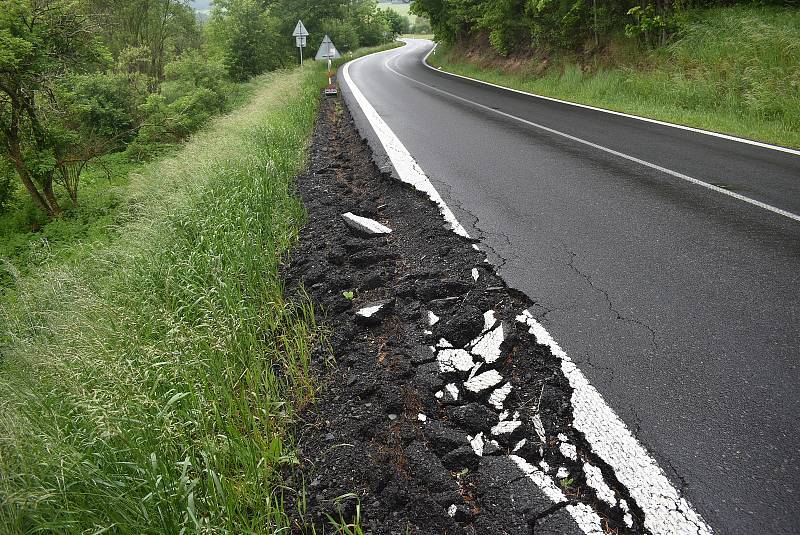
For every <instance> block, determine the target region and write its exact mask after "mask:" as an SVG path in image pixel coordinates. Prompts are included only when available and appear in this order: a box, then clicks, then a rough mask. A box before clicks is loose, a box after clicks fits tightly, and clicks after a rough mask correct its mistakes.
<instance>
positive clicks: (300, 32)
mask: <svg viewBox="0 0 800 535" xmlns="http://www.w3.org/2000/svg"><path fill="white" fill-rule="evenodd" d="M292 36H293V37H306V36H308V30H306V27H305V26H303V21H302V20H298V21H297V26H295V27H294V32H293V33H292Z"/></svg>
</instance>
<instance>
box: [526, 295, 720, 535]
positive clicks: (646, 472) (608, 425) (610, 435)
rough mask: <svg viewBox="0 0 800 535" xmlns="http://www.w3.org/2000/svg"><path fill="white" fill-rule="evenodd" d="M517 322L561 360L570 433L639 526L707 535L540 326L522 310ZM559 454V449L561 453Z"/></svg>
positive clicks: (662, 534) (664, 534) (660, 532)
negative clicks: (633, 506) (602, 468)
mask: <svg viewBox="0 0 800 535" xmlns="http://www.w3.org/2000/svg"><path fill="white" fill-rule="evenodd" d="M517 321H519V322H521V323H525V324H527V325H528V326H529V327H530V332H531V334H533V335H534V336H536V340H537V342H539V343H540V344H543V345H546V346H548V347H550V351H552V353H553V355H555V356H556V357H558V358H560V359H561V371H562V372H563V373H564V375H566V377H567V380H569V384H570V386H571V387H572V414H573V423H572V424H573V425H574V426H575V429H577V430H578V431H580V432H581V433H583V435H584V437H586V440H587V441H588V442H589V444H590V445H591V446H592V451H593V452H594V453H595V454H596V455H597V456H598V457H600V458H601V459H603V461H605V462H606V463H607V464H608V465H609V466H610V467H611V468H612V469H613V470H614V474H615V475H616V476H617V480H619V482H620V483H622V484H623V485H625V486H626V487H627V488H628V491H629V492H630V494H631V497H632V498H633V499H634V500H636V503H637V504H638V505H639V507H640V508H641V509H642V511H644V515H645V517H644V526H645V527H646V528H647V529H649V530H650V532H651V533H653V535H673V534H674V535H678V534H689V533H691V534H697V535H710V534H711V533H712V531H711V527H710V526H708V525H707V524H706V523H705V521H704V520H703V518H702V517H701V516H700V515H699V514H698V513H697V512H695V511H694V509H693V508H692V506H691V504H689V502H688V501H686V499H685V498H682V497H681V495H680V493H679V492H678V491H677V490H676V489H675V487H673V486H672V484H671V483H670V482H669V480H668V479H667V476H666V475H665V474H664V471H663V470H662V469H661V468H660V467H659V466H658V464H656V461H655V460H654V459H653V458H652V457H650V454H649V453H647V450H645V448H644V446H642V445H641V444H640V443H639V441H638V440H636V438H635V437H634V436H633V434H631V432H630V431H629V430H628V427H627V426H626V425H625V422H623V421H622V420H621V419H620V417H619V416H617V414H616V413H615V412H614V411H613V410H612V409H611V407H609V406H608V405H607V404H606V402H605V400H604V399H603V396H601V395H600V393H599V392H598V391H597V389H595V388H594V387H593V386H592V385H591V384H589V381H588V380H587V379H586V377H585V376H584V375H583V372H581V371H580V370H579V369H578V367H577V366H576V365H575V364H574V363H573V362H572V360H571V359H570V358H569V356H567V353H566V352H565V351H564V350H563V349H561V346H559V345H558V342H556V341H555V340H554V339H553V337H552V336H550V333H548V332H547V330H546V329H545V328H544V326H543V325H542V324H541V323H539V322H538V321H536V320H535V319H534V318H533V316H532V315H531V314H530V312H528V311H527V310H526V311H525V312H523V313H522V314H520V315H519V316H518V317H517ZM562 451H563V450H562Z"/></svg>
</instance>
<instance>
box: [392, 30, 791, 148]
mask: <svg viewBox="0 0 800 535" xmlns="http://www.w3.org/2000/svg"><path fill="white" fill-rule="evenodd" d="M403 41H405V42H409V41H411V40H410V39H403ZM438 46H439V44H438V43H436V44H435V46H434V47H433V48H431V50H430V51H429V52H428V53H427V54H425V57H424V58H422V63H423V65H425V66H426V67H428V68H429V69H430V70H432V71H436V72H440V73H442V74H446V75H448V76H453V77H455V78H461V79H463V80H469V81H471V82H477V83H479V84H484V85H488V86H491V87H495V88H497V89H502V90H504V91H510V92H511V93H519V94H520V95H525V96H528V97H532V98H537V99H541V100H549V101H550V102H558V103H559V104H566V105H568V106H574V107H576V108H584V109H587V110H592V111H599V112H602V113H608V114H609V115H618V116H620V117H625V118H627V119H635V120H637V121H642V122H645V123H653V124H657V125H661V126H668V127H670V128H677V129H678V130H686V131H689V132H694V133H697V134H703V135H706V136H711V137H717V138H721V139H726V140H728V141H735V142H737V143H745V144H747V145H754V146H756V147H761V148H763V149H770V150H775V151H779V152H786V153H788V154H794V155H797V156H800V150H797V149H792V148H789V147H781V146H780V145H773V144H771V143H764V142H763V141H755V140H752V139H746V138H743V137H737V136H732V135H730V134H722V133H720V132H713V131H711V130H703V129H702V128H694V127H692V126H685V125H682V124H677V123H670V122H667V121H659V120H658V119H651V118H649V117H642V116H641V115H633V114H630V113H623V112H621V111H614V110H609V109H606V108H598V107H596V106H589V105H588V104H580V103H578V102H570V101H569V100H562V99H560V98H554V97H546V96H544V95H537V94H536V93H530V92H528V91H522V90H520V89H514V88H512V87H505V86H502V85H498V84H493V83H491V82H486V81H484V80H478V79H477V78H470V77H469V76H464V75H462V74H455V73H452V72H448V71H445V70H443V69H437V68H436V67H434V66H432V65H431V64H430V63H428V58H429V57H430V56H431V54H433V51H434V50H436V47H438Z"/></svg>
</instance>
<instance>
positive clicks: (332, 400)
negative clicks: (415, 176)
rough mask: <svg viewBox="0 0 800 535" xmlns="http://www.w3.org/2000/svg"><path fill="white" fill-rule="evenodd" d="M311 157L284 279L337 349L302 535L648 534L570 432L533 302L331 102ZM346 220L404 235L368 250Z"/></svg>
mask: <svg viewBox="0 0 800 535" xmlns="http://www.w3.org/2000/svg"><path fill="white" fill-rule="evenodd" d="M310 152H311V157H310V163H309V169H308V171H307V172H306V173H305V174H303V175H302V176H300V177H299V178H298V183H297V188H298V194H299V195H300V196H301V197H302V199H303V201H304V203H305V206H306V208H307V210H308V219H309V220H308V224H307V225H306V227H305V228H304V229H303V231H302V232H301V237H300V241H299V243H298V245H297V247H296V248H295V249H294V250H293V251H292V253H291V263H290V264H289V265H288V266H286V268H285V270H284V276H285V278H286V286H287V293H288V294H289V295H291V294H292V292H299V291H307V292H308V293H309V294H310V295H311V297H312V299H313V300H314V302H315V304H316V305H317V308H318V310H322V311H323V317H324V319H323V324H324V325H325V327H326V328H327V329H328V330H329V332H330V335H329V341H330V348H322V347H321V348H319V349H318V351H316V353H315V362H314V365H315V366H317V369H318V370H319V372H320V374H321V375H322V378H321V384H322V387H321V391H320V394H319V396H318V399H317V403H316V405H315V406H314V407H311V408H309V409H308V410H307V411H306V412H305V413H304V414H302V415H301V416H302V418H301V423H300V424H299V425H298V427H297V429H296V437H297V440H298V445H299V453H298V455H299V459H298V460H299V463H298V466H297V467H296V470H294V471H293V473H292V474H291V475H290V476H289V482H288V483H289V486H291V487H292V488H294V489H296V490H297V494H296V495H295V496H294V497H293V498H290V501H293V502H294V503H293V504H292V505H293V507H294V509H295V510H298V511H302V514H298V515H297V518H296V519H295V524H294V525H295V532H297V533H308V532H311V530H312V529H316V532H317V533H322V532H324V531H325V529H326V526H327V527H328V528H330V526H331V522H330V519H331V518H333V519H334V520H335V521H344V522H353V521H355V519H356V518H359V519H360V522H361V525H362V526H363V529H364V532H365V533H370V534H374V535H377V534H395V533H398V534H400V533H402V534H404V533H420V534H436V533H442V534H458V533H470V534H473V533H480V534H482V533H492V534H495V533H497V534H500V533H508V534H529V533H582V532H589V533H592V532H594V533H645V530H644V529H643V527H642V525H643V518H642V513H641V510H639V509H638V508H637V507H636V504H635V503H634V502H633V501H632V500H631V499H630V495H629V493H628V491H627V489H626V488H625V487H624V486H623V485H621V484H620V483H619V482H618V481H617V480H616V479H615V477H614V474H613V471H612V470H611V469H610V468H609V467H608V466H606V465H605V464H604V463H603V462H602V461H601V460H600V459H599V458H597V457H596V456H595V455H593V454H592V452H591V448H590V447H589V446H588V444H587V442H586V440H585V439H584V438H583V436H582V435H581V434H580V433H579V432H577V431H576V430H575V429H574V428H573V427H572V425H571V424H572V407H571V404H570V398H571V394H572V390H571V388H570V386H569V382H568V381H567V379H566V377H565V376H564V374H563V372H562V371H561V361H560V360H559V359H558V358H557V357H555V356H554V355H553V354H552V352H551V351H550V349H549V348H548V347H547V346H544V345H540V344H538V343H537V340H536V337H535V336H534V335H533V334H532V332H531V331H532V328H531V321H530V320H532V318H531V317H530V315H529V314H528V313H527V312H526V311H527V309H528V308H529V307H531V306H532V305H533V303H532V301H531V300H530V299H528V298H527V297H526V296H525V295H524V294H522V293H520V292H518V291H515V290H513V289H510V288H508V287H507V286H506V285H505V283H504V282H503V280H502V279H501V278H500V277H499V276H497V274H496V273H495V271H494V268H493V267H492V266H491V264H489V263H488V262H487V260H486V255H485V254H484V253H482V252H481V251H480V250H479V249H478V248H477V247H476V246H475V244H474V243H473V242H471V241H470V240H468V239H465V238H462V237H460V236H458V235H456V234H455V233H453V232H451V231H450V230H448V229H447V228H446V227H445V224H444V221H443V220H442V218H441V216H440V215H439V213H438V210H437V208H436V206H435V205H434V204H433V203H431V202H430V201H429V200H428V199H427V198H426V197H425V196H423V195H422V194H420V193H419V192H417V191H415V190H413V189H411V188H410V187H409V186H407V185H405V184H403V183H401V182H399V181H398V180H395V179H394V178H392V176H391V175H390V174H387V173H382V172H381V171H380V170H379V169H378V167H377V166H376V165H375V163H374V162H373V158H372V153H371V151H370V149H369V146H368V145H367V143H366V142H365V141H364V140H363V139H362V138H361V136H360V135H359V134H358V131H357V130H356V128H355V126H354V123H353V120H352V118H351V116H350V114H349V112H348V111H347V109H346V107H345V106H344V104H343V103H342V101H341V100H339V99H327V100H325V101H324V102H323V104H322V106H321V109H320V116H319V120H318V122H317V126H316V129H315V132H314V136H313V139H312V145H311V148H310ZM347 213H350V214H354V215H356V216H359V217H361V218H367V219H369V220H373V221H375V222H377V223H379V224H381V225H383V226H384V227H386V228H388V229H391V232H380V233H369V232H360V231H359V230H358V228H357V226H355V225H352V224H348V223H347V221H346V218H343V217H342V216H343V214H347ZM375 228H379V227H375ZM330 351H332V353H333V357H334V363H332V364H331V363H330V359H329V357H330Z"/></svg>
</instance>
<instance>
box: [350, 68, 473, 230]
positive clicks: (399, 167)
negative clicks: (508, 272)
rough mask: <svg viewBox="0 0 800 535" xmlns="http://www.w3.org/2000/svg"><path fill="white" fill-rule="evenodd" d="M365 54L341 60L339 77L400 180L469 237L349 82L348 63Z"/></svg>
mask: <svg viewBox="0 0 800 535" xmlns="http://www.w3.org/2000/svg"><path fill="white" fill-rule="evenodd" d="M366 57H368V56H364V57H361V58H358V59H355V60H353V61H349V62H347V63H345V65H344V67H342V77H343V78H344V81H345V83H346V84H347V86H348V87H349V89H350V92H351V93H352V94H353V97H354V98H355V99H356V102H358V105H359V106H360V107H361V111H362V112H364V115H365V117H366V118H367V120H368V121H369V123H370V125H371V126H372V129H373V130H374V131H375V134H376V135H377V136H378V139H379V140H380V142H381V145H383V148H384V150H385V151H386V154H387V156H388V157H389V160H390V161H391V162H392V165H393V166H394V168H395V170H396V171H397V174H398V176H399V177H400V180H402V181H403V182H406V183H408V184H411V185H412V186H414V187H415V188H416V189H418V190H419V191H421V192H423V193H425V194H426V195H427V196H428V198H429V199H430V200H432V201H433V202H434V203H436V205H437V206H438V207H439V212H440V213H441V214H442V217H444V220H445V221H447V223H449V224H450V228H451V229H452V230H453V232H455V233H456V234H458V235H460V236H464V237H465V238H469V233H468V232H467V230H466V229H465V228H464V227H463V226H462V225H461V223H459V222H458V219H456V216H455V214H453V211H452V210H450V207H449V206H447V204H446V203H445V202H444V200H443V199H442V197H441V195H439V192H438V191H437V190H436V188H435V187H434V186H433V184H432V183H431V181H430V179H429V178H428V176H427V175H426V174H425V173H424V172H423V171H422V169H421V168H420V166H419V165H418V164H417V162H416V160H414V158H413V157H412V156H411V153H409V152H408V149H406V147H405V145H403V143H402V142H401V141H400V139H399V138H398V137H397V136H396V135H395V133H394V132H393V131H392V129H391V128H389V125H388V124H386V122H385V121H384V120H383V119H382V118H381V116H380V115H379V114H378V112H377V111H376V110H375V108H374V107H372V104H370V103H369V101H368V100H367V99H366V97H365V96H364V94H363V93H361V90H360V89H358V87H357V86H356V84H355V83H353V80H352V78H350V66H351V65H353V64H354V63H357V62H359V61H361V60H362V59H364V58H366Z"/></svg>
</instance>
